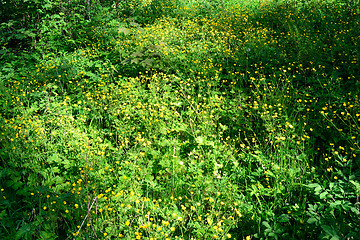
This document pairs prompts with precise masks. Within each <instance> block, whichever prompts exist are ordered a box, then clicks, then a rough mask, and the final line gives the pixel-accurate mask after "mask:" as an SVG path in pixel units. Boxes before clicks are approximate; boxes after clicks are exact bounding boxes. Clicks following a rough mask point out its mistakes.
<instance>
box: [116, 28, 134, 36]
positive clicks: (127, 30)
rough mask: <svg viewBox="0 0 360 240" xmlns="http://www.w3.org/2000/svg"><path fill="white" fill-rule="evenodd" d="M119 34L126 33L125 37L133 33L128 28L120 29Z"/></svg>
mask: <svg viewBox="0 0 360 240" xmlns="http://www.w3.org/2000/svg"><path fill="white" fill-rule="evenodd" d="M119 33H124V34H125V35H128V34H130V33H131V31H130V30H129V29H127V28H126V27H120V28H119Z"/></svg>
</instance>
